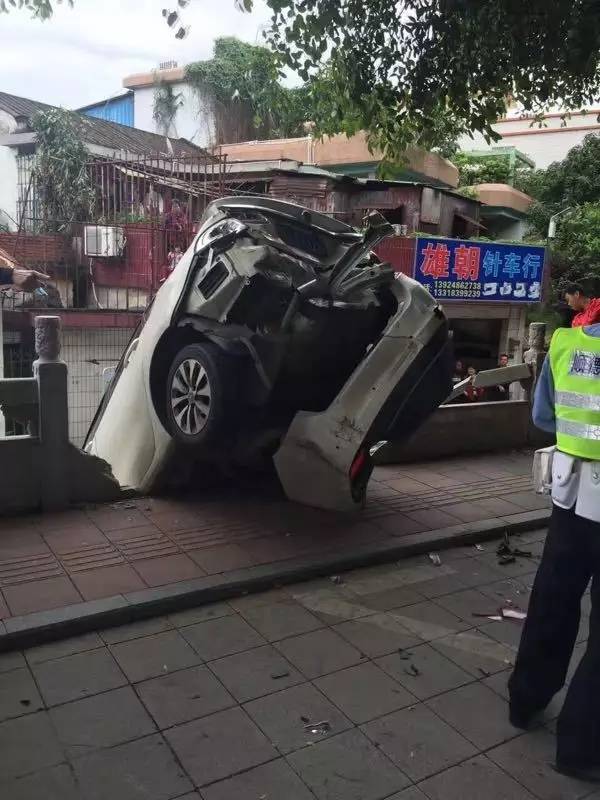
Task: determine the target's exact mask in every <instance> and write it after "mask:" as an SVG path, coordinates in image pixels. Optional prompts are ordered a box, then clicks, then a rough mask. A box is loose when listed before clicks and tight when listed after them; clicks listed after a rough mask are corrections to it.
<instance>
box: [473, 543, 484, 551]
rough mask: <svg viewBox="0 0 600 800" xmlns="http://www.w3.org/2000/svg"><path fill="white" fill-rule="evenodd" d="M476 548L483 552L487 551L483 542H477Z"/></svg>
mask: <svg viewBox="0 0 600 800" xmlns="http://www.w3.org/2000/svg"><path fill="white" fill-rule="evenodd" d="M475 550H479V552H480V553H483V552H484V551H485V547H483V545H481V544H476V545H475Z"/></svg>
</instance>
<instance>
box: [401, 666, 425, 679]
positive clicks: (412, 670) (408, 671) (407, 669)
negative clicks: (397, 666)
mask: <svg viewBox="0 0 600 800" xmlns="http://www.w3.org/2000/svg"><path fill="white" fill-rule="evenodd" d="M404 672H406V674H407V675H411V676H412V677H413V678H417V677H418V676H419V675H420V674H421V670H420V669H418V667H415V665H414V664H409V666H408V667H405V668H404Z"/></svg>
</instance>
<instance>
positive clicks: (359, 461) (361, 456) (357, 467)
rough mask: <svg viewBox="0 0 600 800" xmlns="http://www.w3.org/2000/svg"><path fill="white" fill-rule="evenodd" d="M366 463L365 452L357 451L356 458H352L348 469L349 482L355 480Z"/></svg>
mask: <svg viewBox="0 0 600 800" xmlns="http://www.w3.org/2000/svg"><path fill="white" fill-rule="evenodd" d="M366 462H367V453H366V450H359V451H358V453H357V454H356V456H355V457H354V461H353V462H352V466H351V467H350V480H351V481H355V480H356V478H357V477H358V476H359V475H360V473H361V470H362V468H363V467H364V466H365V464H366Z"/></svg>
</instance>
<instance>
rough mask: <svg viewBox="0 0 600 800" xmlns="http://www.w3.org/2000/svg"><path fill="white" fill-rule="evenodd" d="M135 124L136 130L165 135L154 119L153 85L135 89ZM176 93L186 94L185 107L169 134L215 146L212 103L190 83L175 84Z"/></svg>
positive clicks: (198, 143) (200, 145) (179, 113)
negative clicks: (199, 94) (204, 98)
mask: <svg viewBox="0 0 600 800" xmlns="http://www.w3.org/2000/svg"><path fill="white" fill-rule="evenodd" d="M133 91H134V101H133V109H134V123H135V127H136V128H140V129H141V130H143V131H151V132H152V133H160V134H163V133H164V131H163V130H160V129H159V128H158V127H157V124H156V121H155V120H154V118H153V116H152V115H153V112H154V86H146V87H143V88H140V89H134V90H133ZM173 91H174V92H175V93H176V94H177V93H179V92H181V94H182V95H183V106H182V107H181V108H180V109H179V110H178V111H177V116H176V117H175V122H174V125H173V128H172V130H171V131H170V135H171V136H173V137H178V138H182V139H189V140H190V141H191V142H194V144H197V145H198V146H199V147H210V146H211V145H212V144H214V118H213V114H212V111H211V109H210V106H209V104H208V103H207V102H206V101H205V100H203V99H202V98H200V97H199V96H198V94H197V92H195V91H194V89H192V87H191V86H190V85H189V84H187V83H175V84H173Z"/></svg>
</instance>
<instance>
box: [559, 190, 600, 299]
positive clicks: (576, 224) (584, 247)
mask: <svg viewBox="0 0 600 800" xmlns="http://www.w3.org/2000/svg"><path fill="white" fill-rule="evenodd" d="M552 254H553V263H554V274H553V279H554V283H555V285H556V291H557V293H558V292H560V291H561V290H562V289H563V288H564V285H565V283H568V282H569V281H576V282H582V281H583V283H588V284H596V283H599V282H600V203H599V202H595V203H584V204H583V205H581V206H577V207H576V208H575V209H574V210H573V212H569V213H567V214H565V216H564V219H563V220H562V222H561V224H560V227H559V228H558V232H557V236H556V240H555V241H554V243H553V251H552Z"/></svg>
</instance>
